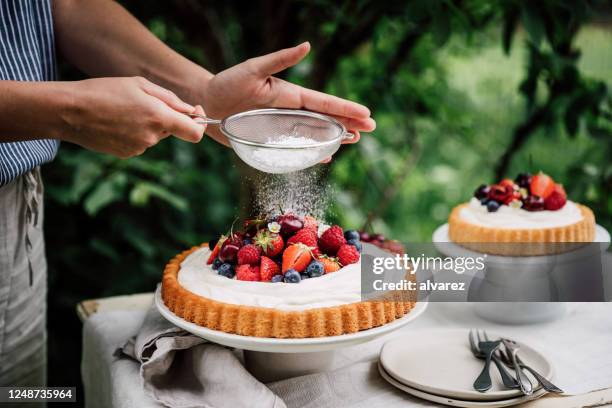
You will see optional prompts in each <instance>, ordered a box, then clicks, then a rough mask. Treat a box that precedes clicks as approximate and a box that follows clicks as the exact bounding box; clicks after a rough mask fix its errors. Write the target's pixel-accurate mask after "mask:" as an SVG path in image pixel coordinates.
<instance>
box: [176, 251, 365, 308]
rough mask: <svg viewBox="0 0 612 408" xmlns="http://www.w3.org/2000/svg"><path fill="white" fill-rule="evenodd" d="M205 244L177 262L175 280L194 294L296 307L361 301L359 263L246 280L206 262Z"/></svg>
mask: <svg viewBox="0 0 612 408" xmlns="http://www.w3.org/2000/svg"><path fill="white" fill-rule="evenodd" d="M209 255H210V250H209V249H208V248H200V249H198V250H196V251H194V252H192V253H191V254H190V255H189V256H187V258H185V259H184V260H183V262H182V263H181V269H180V271H179V273H178V282H179V284H180V285H181V286H182V287H184V288H185V289H187V290H189V291H190V292H192V293H195V294H196V295H200V296H204V297H206V298H209V299H213V300H216V301H218V302H225V303H231V304H235V305H243V306H259V307H268V308H274V309H280V310H287V311H292V310H293V311H300V310H305V309H314V308H319V307H331V306H340V305H344V304H348V303H355V302H359V301H361V263H360V262H359V263H356V264H352V265H347V266H345V267H344V268H342V269H340V270H339V271H336V272H333V273H330V274H326V275H323V276H321V277H318V278H312V279H305V280H303V281H301V282H300V283H284V282H279V283H271V282H249V281H240V280H237V279H228V278H226V277H225V276H220V275H218V274H217V272H216V271H215V270H214V269H212V267H211V265H207V264H206V260H207V259H208V256H209Z"/></svg>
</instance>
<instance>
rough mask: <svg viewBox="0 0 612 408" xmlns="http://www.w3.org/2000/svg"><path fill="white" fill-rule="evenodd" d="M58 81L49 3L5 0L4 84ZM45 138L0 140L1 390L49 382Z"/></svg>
mask: <svg viewBox="0 0 612 408" xmlns="http://www.w3.org/2000/svg"><path fill="white" fill-rule="evenodd" d="M55 78H56V66H55V46H54V38H53V21H52V15H51V0H0V80H12V81H52V80H55ZM41 136H42V137H41V138H40V139H37V140H29V141H24V142H14V143H0V386H35V385H39V386H40V385H45V384H46V327H45V326H46V295H47V266H46V261H45V252H44V240H43V234H42V221H43V220H42V211H43V199H42V193H43V186H42V182H41V179H40V170H39V166H40V165H41V164H43V163H46V162H48V161H51V160H52V159H53V158H54V157H55V155H56V153H57V149H58V146H59V141H57V140H49V139H44V138H43V137H44V135H41ZM17 405H19V406H23V407H26V406H43V405H44V404H38V405H37V404H30V405H26V404H17Z"/></svg>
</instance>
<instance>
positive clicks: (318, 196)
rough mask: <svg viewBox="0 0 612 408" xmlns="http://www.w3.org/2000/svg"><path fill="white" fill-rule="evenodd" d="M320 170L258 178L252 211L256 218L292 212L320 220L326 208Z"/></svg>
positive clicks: (323, 178)
mask: <svg viewBox="0 0 612 408" xmlns="http://www.w3.org/2000/svg"><path fill="white" fill-rule="evenodd" d="M327 189H328V187H327V185H326V181H325V174H324V171H322V167H321V166H314V167H310V168H308V169H305V170H301V171H296V172H292V173H287V174H266V175H261V177H259V179H258V180H257V182H256V185H255V191H254V192H255V203H254V204H255V210H256V211H257V212H258V213H259V214H265V215H272V214H278V213H279V212H280V211H281V209H282V211H284V212H293V213H295V214H297V215H300V216H304V215H312V216H313V217H315V218H317V219H319V220H322V219H323V218H324V215H325V210H326V207H327V204H328V200H327V197H328V194H327Z"/></svg>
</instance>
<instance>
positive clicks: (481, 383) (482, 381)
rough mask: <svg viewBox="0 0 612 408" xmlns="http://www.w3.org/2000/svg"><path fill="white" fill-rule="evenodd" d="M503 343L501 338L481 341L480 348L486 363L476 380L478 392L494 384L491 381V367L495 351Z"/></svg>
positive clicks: (475, 385) (475, 386)
mask: <svg viewBox="0 0 612 408" xmlns="http://www.w3.org/2000/svg"><path fill="white" fill-rule="evenodd" d="M500 344H501V340H497V341H486V340H485V341H479V342H478V349H479V350H480V351H481V352H482V353H483V354H484V358H485V365H484V367H483V368H482V371H481V372H480V374H479V375H478V377H477V378H476V381H474V389H475V390H476V391H478V392H485V391H488V390H489V389H490V388H491V386H492V385H493V383H492V381H491V374H490V372H489V370H490V367H491V359H492V358H493V353H495V351H496V350H497V349H498V348H499V345H500Z"/></svg>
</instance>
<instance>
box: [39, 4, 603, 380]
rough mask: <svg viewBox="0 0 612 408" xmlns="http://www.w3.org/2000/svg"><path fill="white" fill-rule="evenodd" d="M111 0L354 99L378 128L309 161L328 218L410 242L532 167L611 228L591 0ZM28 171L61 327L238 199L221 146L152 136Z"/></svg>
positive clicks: (209, 232)
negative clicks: (77, 309)
mask: <svg viewBox="0 0 612 408" xmlns="http://www.w3.org/2000/svg"><path fill="white" fill-rule="evenodd" d="M122 3H124V4H125V5H126V7H128V9H129V10H130V11H132V12H133V13H134V14H135V15H136V16H137V17H138V18H139V19H140V20H141V21H143V22H144V23H145V24H146V25H147V26H148V27H149V28H151V29H152V31H153V32H154V33H155V34H156V35H157V36H158V37H160V38H161V39H162V40H163V41H165V42H166V43H167V44H169V45H170V46H171V47H173V48H174V49H176V50H178V51H179V52H180V53H182V54H183V55H185V56H187V57H188V58H190V59H192V60H193V61H195V62H197V63H199V64H203V65H204V66H206V67H207V68H209V69H210V70H211V71H213V72H218V71H220V70H222V69H225V68H226V67H228V66H230V65H232V64H234V63H236V62H239V61H242V60H244V59H247V58H250V57H253V56H255V55H259V54H263V53H266V52H270V51H273V50H276V49H279V48H283V47H288V46H292V45H295V44H297V43H299V42H301V41H305V40H309V41H310V42H311V44H312V52H311V55H309V56H308V58H307V60H306V61H305V62H303V63H302V64H301V65H299V66H298V67H297V68H294V69H290V70H288V71H287V72H284V73H281V74H280V75H281V76H282V77H284V78H286V79H289V80H292V81H294V82H296V83H299V84H300V85H304V86H310V87H314V88H316V89H318V90H323V91H327V92H330V93H333V94H336V95H338V96H342V97H347V98H350V99H353V100H356V101H358V102H361V103H364V104H366V105H368V106H369V107H370V108H371V109H372V112H373V116H374V118H375V119H376V121H377V124H378V127H377V130H376V131H375V132H374V133H373V134H372V135H363V138H362V140H361V142H360V143H359V144H357V145H351V146H343V147H342V148H341V150H340V151H339V152H338V154H336V156H335V158H334V161H333V162H332V164H331V165H330V166H329V167H328V168H327V169H328V173H329V184H330V187H331V188H330V189H329V191H330V192H329V193H327V192H326V191H327V190H324V189H322V190H321V191H322V194H329V195H330V198H331V200H330V201H331V206H330V210H329V219H330V220H331V221H337V222H339V223H341V224H342V225H346V226H348V227H355V228H357V227H361V226H362V225H363V224H364V223H365V222H366V220H368V221H369V224H370V226H371V228H372V229H374V230H377V231H379V232H382V233H385V234H386V235H387V236H390V237H395V238H398V239H401V240H413V241H428V240H429V239H430V237H431V233H432V232H433V230H434V228H436V227H437V226H438V225H440V224H442V223H444V222H446V217H447V216H448V213H449V211H450V209H451V208H452V207H453V206H454V205H455V204H457V203H459V202H461V201H464V200H466V199H467V197H468V196H469V195H470V194H471V192H472V191H473V189H474V186H476V185H478V184H480V183H482V182H492V181H494V180H495V178H497V177H499V176H501V175H503V176H506V175H510V176H513V175H514V174H516V173H518V172H519V171H524V170H526V169H529V168H530V162H531V161H533V168H531V170H533V171H538V170H543V171H546V172H548V173H549V174H551V175H552V176H553V177H554V178H555V179H556V180H558V181H559V182H561V183H563V184H564V185H565V188H566V190H567V191H568V194H569V195H570V197H572V199H574V200H576V201H580V202H583V203H585V204H587V205H589V206H590V207H591V208H593V209H594V211H595V213H596V215H597V218H598V222H599V223H600V224H603V225H604V226H606V227H607V228H608V229H610V228H612V215H611V214H612V195H611V193H612V164H611V161H610V157H612V108H611V94H610V89H609V86H611V84H612V70H610V69H609V67H610V66H612V34H611V31H610V15H611V13H612V11H611V9H610V6H609V5H607V4H606V3H605V2H603V1H581V0H554V1H553V0H542V1H537V2H536V1H528V0H506V1H502V2H497V1H489V0H433V1H432V0H414V1H406V2H379V1H373V0H359V1H354V0H342V1H333V2H332V1H330V0H317V1H313V2H305V1H302V0H295V1H284V2H270V1H254V2H241V1H238V0H228V1H224V2H214V1H206V0H173V1H163V2H162V1H153V2H141V1H136V0H125V1H123V2H122ZM595 16H598V18H599V19H600V21H599V22H598V24H597V25H596V26H593V25H592V21H593V18H594V17H595ZM601 19H603V22H602V21H601ZM593 39H598V40H597V41H595V40H593ZM587 54H588V55H589V58H588V60H585V58H584V56H585V55H587ZM593 64H598V65H599V69H598V70H597V69H596V70H593V69H590V68H591V67H592V65H593ZM76 75H77V74H75V73H73V72H70V71H66V70H64V72H63V79H65V80H70V79H75V78H78V77H77V76H76ZM530 158H533V160H531V159H530ZM43 174H44V177H45V183H46V190H47V194H46V202H45V205H46V218H45V228H46V234H47V253H48V257H49V271H50V278H51V294H53V295H52V296H51V297H50V314H53V313H54V312H58V309H59V312H58V314H57V315H62V316H63V315H65V314H66V313H72V308H73V307H74V302H76V301H77V300H79V299H83V298H88V297H89V298H95V297H100V296H106V295H111V294H122V293H133V292H140V291H151V290H153V289H154V287H155V285H156V283H157V282H159V279H160V276H161V271H162V269H163V265H164V264H165V262H166V261H167V260H168V259H169V258H170V257H172V256H174V255H175V254H176V253H177V252H179V251H181V250H183V249H184V248H187V247H190V246H192V245H195V244H198V243H200V242H203V241H206V240H207V239H209V238H210V237H212V236H214V235H216V234H218V233H221V232H224V231H226V230H227V228H228V226H229V225H230V224H231V222H232V220H233V219H234V217H235V215H236V214H237V213H239V211H240V210H241V209H242V207H244V206H245V205H246V204H247V203H248V202H249V198H250V197H248V195H249V192H248V191H247V190H244V189H243V182H244V177H245V174H244V172H243V171H239V169H238V168H237V167H236V166H234V155H233V153H232V152H231V151H230V150H229V149H226V148H224V147H221V146H219V145H217V144H215V143H214V142H212V141H211V140H210V139H205V140H204V141H203V142H202V143H200V144H198V145H192V144H188V143H183V142H181V141H178V140H173V139H172V138H169V139H167V140H165V141H163V142H162V143H160V144H159V145H158V146H156V147H154V148H152V149H150V150H149V151H147V152H146V154H144V155H143V156H140V157H137V158H132V159H129V160H118V159H114V158H112V157H109V156H104V155H100V154H96V153H92V152H89V151H85V150H83V149H80V148H77V147H75V146H71V145H69V144H63V145H62V147H61V150H60V153H59V156H58V159H57V160H56V161H55V162H54V163H52V164H50V165H47V166H45V169H44V173H43ZM54 308H55V309H54ZM68 309H69V310H68ZM50 330H51V331H52V333H51V335H50V338H54V337H53V336H54V334H53V330H57V332H56V333H55V335H56V336H60V338H61V336H65V333H64V331H62V330H60V329H59V328H55V329H54V326H51V327H50ZM77 330H78V329H77ZM66 336H67V335H66ZM66 336H65V337H66ZM70 337H73V338H75V339H77V340H78V338H79V336H78V333H76V334H75V333H72V334H70ZM76 347H78V345H77V346H76ZM67 354H69V353H67V352H64V353H62V356H66V355H67ZM63 362H64V360H63V359H59V360H58V365H61V364H63ZM75 364H77V365H78V362H76V363H75ZM76 370H77V371H76V376H77V377H76V378H78V368H77V369H76ZM58 378H59V377H58ZM68 383H74V382H72V381H64V382H63V383H62V384H68ZM62 384H58V385H62Z"/></svg>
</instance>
